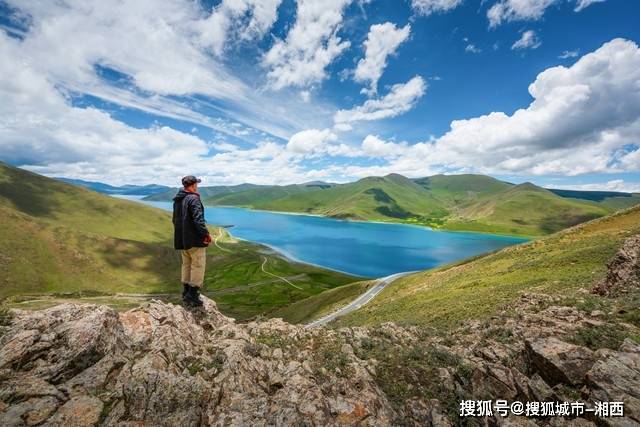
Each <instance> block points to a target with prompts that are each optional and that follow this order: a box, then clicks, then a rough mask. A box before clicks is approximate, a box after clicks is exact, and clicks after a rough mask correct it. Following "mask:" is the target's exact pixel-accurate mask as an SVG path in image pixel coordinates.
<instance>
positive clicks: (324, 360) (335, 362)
mask: <svg viewBox="0 0 640 427" xmlns="http://www.w3.org/2000/svg"><path fill="white" fill-rule="evenodd" d="M343 344H344V342H343V341H342V340H339V339H335V340H327V339H325V338H322V337H318V338H315V339H314V340H313V341H312V342H311V347H312V351H313V354H314V355H315V357H314V359H313V363H312V369H313V373H314V375H315V376H316V377H317V378H318V379H320V380H321V382H324V381H325V380H326V379H327V378H326V377H327V375H326V373H325V371H327V372H330V373H333V374H334V375H336V376H338V377H340V378H348V377H349V376H351V375H352V374H353V367H352V366H351V365H350V362H349V357H348V356H347V355H346V354H345V353H344V352H343V351H342V345H343Z"/></svg>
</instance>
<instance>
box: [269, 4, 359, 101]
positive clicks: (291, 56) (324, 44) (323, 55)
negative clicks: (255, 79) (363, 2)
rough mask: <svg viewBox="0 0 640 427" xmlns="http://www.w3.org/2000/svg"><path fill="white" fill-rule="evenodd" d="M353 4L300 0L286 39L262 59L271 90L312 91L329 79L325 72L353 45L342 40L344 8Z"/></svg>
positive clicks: (273, 47)
mask: <svg viewBox="0 0 640 427" xmlns="http://www.w3.org/2000/svg"><path fill="white" fill-rule="evenodd" d="M349 3H351V0H300V1H299V2H298V8H297V14H296V21H295V23H294V25H293V27H292V28H291V29H290V30H289V33H288V34H287V37H286V39H284V40H277V41H276V42H275V43H274V45H273V46H272V47H271V49H269V51H268V52H267V53H266V54H265V55H264V57H263V58H262V65H263V67H265V68H266V69H267V70H268V72H267V78H268V81H269V86H270V87H271V88H273V89H276V90H278V89H282V88H284V87H287V86H295V87H309V86H312V85H314V84H316V83H319V82H321V81H322V80H324V79H325V78H326V71H325V68H326V67H327V66H328V65H329V64H331V62H333V60H334V59H335V58H336V57H337V56H338V55H340V54H341V53H342V52H343V51H344V50H345V49H347V48H348V47H349V46H350V42H349V41H346V40H344V41H343V40H342V39H341V38H340V37H339V36H338V34H337V33H338V30H339V29H340V25H341V24H342V20H343V12H344V8H345V7H346V6H347V5H348V4H349Z"/></svg>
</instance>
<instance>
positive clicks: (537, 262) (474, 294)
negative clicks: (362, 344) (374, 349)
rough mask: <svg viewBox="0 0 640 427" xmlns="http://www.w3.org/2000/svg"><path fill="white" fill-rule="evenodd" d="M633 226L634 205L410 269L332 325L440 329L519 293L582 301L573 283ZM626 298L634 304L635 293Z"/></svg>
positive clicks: (594, 270)
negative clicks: (515, 241)
mask: <svg viewBox="0 0 640 427" xmlns="http://www.w3.org/2000/svg"><path fill="white" fill-rule="evenodd" d="M637 233H640V207H634V208H631V209H629V210H626V211H622V212H619V213H616V214H613V215H610V216H607V217H605V218H600V219H597V220H594V221H590V222H587V223H584V224H581V225H578V226H575V227H573V228H570V229H568V230H564V231H561V232H559V233H556V234H553V235H551V236H548V237H544V238H541V239H539V240H535V241H532V242H530V243H526V244H521V245H517V246H512V247H509V248H506V249H503V250H501V251H499V252H496V253H494V254H490V255H486V256H481V257H477V258H474V259H471V260H467V261H464V262H461V263H457V264H454V265H449V266H444V267H440V268H437V269H433V270H428V271H425V272H421V273H417V274H412V275H410V276H406V277H403V278H401V279H399V280H397V281H396V282H394V283H392V284H391V285H390V286H388V287H387V288H386V289H385V290H383V291H382V292H381V293H380V294H379V295H378V296H377V297H376V298H375V299H374V300H373V301H371V302H370V303H369V304H368V305H366V306H365V307H363V308H361V309H360V310H358V311H355V312H353V313H351V314H349V315H347V316H345V317H344V318H341V319H339V320H338V324H339V325H341V326H343V325H368V324H379V323H383V322H397V323H402V324H423V325H430V326H435V327H441V328H447V327H451V326H455V325H457V324H459V322H460V321H463V320H465V319H472V318H473V319H478V320H482V319H483V318H487V317H489V316H491V315H493V314H494V313H495V312H497V310H498V309H499V307H501V306H504V305H505V304H508V303H510V302H511V301H514V300H515V299H517V298H519V297H520V296H521V295H522V293H523V292H537V293H544V294H550V295H556V296H557V297H559V298H563V299H564V300H565V301H564V302H563V303H567V304H581V305H583V306H588V304H591V303H592V302H591V299H590V298H589V295H585V294H582V293H580V292H579V291H578V289H579V288H590V287H592V286H593V284H594V283H595V282H597V281H598V280H600V279H601V278H602V277H603V276H604V274H605V270H606V262H607V261H608V260H609V259H611V257H612V256H613V255H614V254H615V253H616V251H617V250H618V248H619V247H620V246H621V244H622V242H623V241H624V239H625V238H627V237H629V236H632V235H635V234H637ZM626 300H627V303H631V302H632V301H635V302H636V303H639V302H640V296H636V298H635V299H633V298H632V297H631V296H628V297H627V298H626ZM635 310H638V307H637V306H636V308H635ZM636 313H637V311H636Z"/></svg>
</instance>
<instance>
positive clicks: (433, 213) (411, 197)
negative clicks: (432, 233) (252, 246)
mask: <svg viewBox="0 0 640 427" xmlns="http://www.w3.org/2000/svg"><path fill="white" fill-rule="evenodd" d="M253 207H255V208H258V209H272V210H279V211H290V212H307V213H313V214H319V215H327V216H331V217H336V218H346V219H356V220H396V221H410V220H415V219H416V218H420V219H421V220H423V221H430V220H431V219H438V218H442V217H443V216H445V215H446V213H447V211H446V210H445V209H444V206H443V204H442V202H441V201H439V200H437V199H436V198H435V197H433V195H432V194H430V193H429V192H427V191H426V190H425V189H424V188H423V187H421V186H420V185H418V184H416V183H415V182H413V181H411V180H410V179H407V178H405V177H403V176H401V175H396V174H392V175H388V176H385V177H368V178H363V179H361V180H359V181H357V182H354V183H351V184H342V185H336V186H335V187H332V188H328V189H321V190H315V191H310V192H306V193H302V194H296V195H293V196H289V197H286V198H282V199H277V200H272V201H270V202H266V203H259V204H255V205H254V206H253Z"/></svg>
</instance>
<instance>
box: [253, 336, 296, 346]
mask: <svg viewBox="0 0 640 427" xmlns="http://www.w3.org/2000/svg"><path fill="white" fill-rule="evenodd" d="M255 340H256V342H257V343H260V344H264V345H266V346H267V347H271V348H281V349H285V348H288V347H290V346H291V345H293V344H294V340H292V339H289V337H287V336H284V335H282V334H280V333H278V332H271V333H267V334H259V335H258V336H256V337H255Z"/></svg>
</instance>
